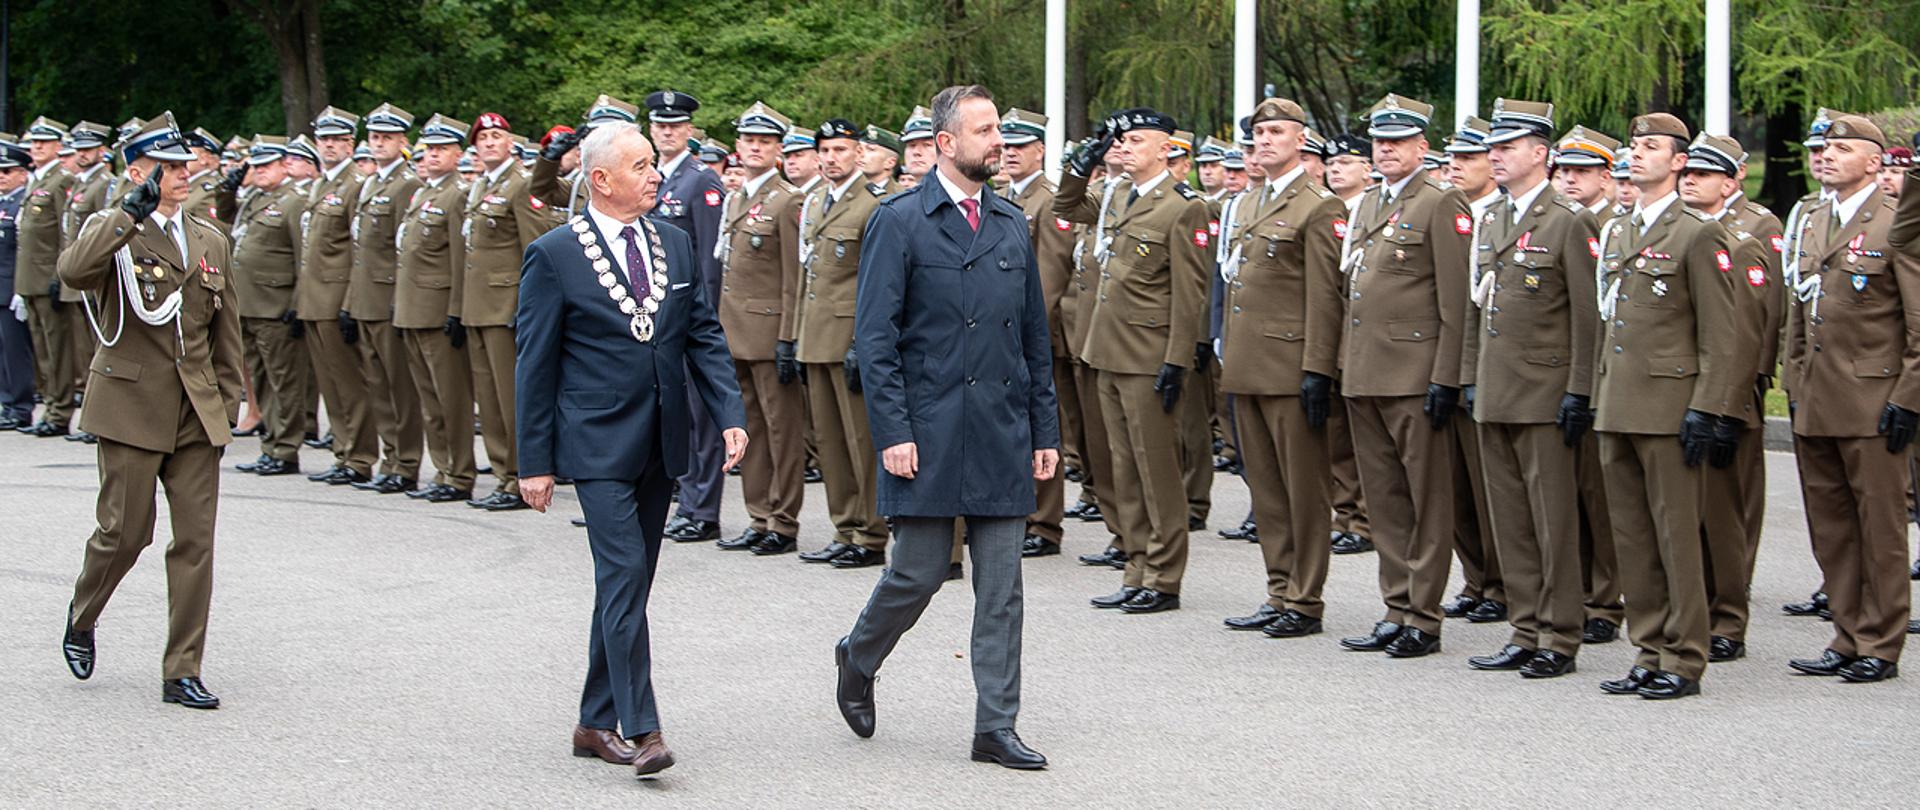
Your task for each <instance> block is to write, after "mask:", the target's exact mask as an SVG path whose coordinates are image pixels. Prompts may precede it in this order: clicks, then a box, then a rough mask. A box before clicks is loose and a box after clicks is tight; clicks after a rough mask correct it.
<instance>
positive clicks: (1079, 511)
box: [1061, 501, 1100, 520]
mask: <svg viewBox="0 0 1920 810" xmlns="http://www.w3.org/2000/svg"><path fill="white" fill-rule="evenodd" d="M1089 509H1092V510H1093V511H1094V512H1095V513H1096V514H1097V513H1099V511H1100V510H1099V509H1098V508H1096V507H1094V505H1093V504H1090V503H1087V502H1086V501H1074V502H1073V505H1072V506H1069V507H1067V511H1065V512H1063V513H1061V516H1062V517H1070V518H1074V519H1076V520H1085V517H1084V516H1085V515H1086V514H1087V510H1089Z"/></svg>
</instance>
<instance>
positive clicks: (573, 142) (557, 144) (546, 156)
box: [540, 132, 585, 163]
mask: <svg viewBox="0 0 1920 810" xmlns="http://www.w3.org/2000/svg"><path fill="white" fill-rule="evenodd" d="M582 137H585V136H583V135H581V134H580V133H579V132H562V133H560V134H558V135H555V136H553V140H551V141H547V146H546V148H545V149H541V150H540V159H541V160H551V161H553V162H555V163H559V162H560V159H561V158H563V157H566V156H567V153H568V152H571V151H573V148H574V147H576V146H579V145H580V139H581V138H582Z"/></svg>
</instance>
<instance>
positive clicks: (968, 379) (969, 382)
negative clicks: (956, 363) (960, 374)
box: [967, 377, 974, 385]
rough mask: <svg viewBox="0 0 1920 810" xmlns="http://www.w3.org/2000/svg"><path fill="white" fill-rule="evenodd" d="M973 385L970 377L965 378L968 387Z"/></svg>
mask: <svg viewBox="0 0 1920 810" xmlns="http://www.w3.org/2000/svg"><path fill="white" fill-rule="evenodd" d="M973 383H974V379H973V378H972V377H968V378H967V384H968V385H972V384H973Z"/></svg>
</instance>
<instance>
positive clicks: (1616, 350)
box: [1613, 346, 1620, 354]
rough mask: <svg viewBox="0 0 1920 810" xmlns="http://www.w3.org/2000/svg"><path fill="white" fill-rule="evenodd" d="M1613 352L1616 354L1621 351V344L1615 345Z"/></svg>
mask: <svg viewBox="0 0 1920 810" xmlns="http://www.w3.org/2000/svg"><path fill="white" fill-rule="evenodd" d="M1613 353H1614V354H1619V353H1620V347H1619V346H1615V347H1613Z"/></svg>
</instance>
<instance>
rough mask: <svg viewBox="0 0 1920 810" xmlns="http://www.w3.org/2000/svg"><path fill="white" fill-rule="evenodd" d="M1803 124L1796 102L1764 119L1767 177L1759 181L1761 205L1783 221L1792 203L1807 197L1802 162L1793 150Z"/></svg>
mask: <svg viewBox="0 0 1920 810" xmlns="http://www.w3.org/2000/svg"><path fill="white" fill-rule="evenodd" d="M1805 120H1806V111H1805V110H1804V109H1803V108H1802V107H1801V106H1800V104H1799V102H1788V103H1787V104H1786V106H1784V107H1782V108H1781V109H1780V111H1779V112H1777V113H1773V114H1771V115H1768V116H1767V148H1766V155H1767V176H1766V177H1764V178H1762V179H1761V181H1760V183H1761V185H1760V204H1762V205H1765V206H1766V207H1768V208H1771V209H1773V211H1774V213H1776V214H1778V215H1780V216H1782V217H1785V216H1786V214H1787V211H1788V210H1789V209H1791V208H1793V202H1794V200H1798V199H1800V196H1801V195H1803V194H1806V193H1807V180H1806V177H1805V174H1804V172H1803V166H1804V165H1805V161H1804V160H1803V159H1802V158H1801V157H1800V152H1799V150H1797V149H1795V148H1794V142H1795V141H1796V140H1798V136H1799V134H1800V131H1801V130H1800V128H1801V127H1802V126H1805V124H1804V122H1805Z"/></svg>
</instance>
